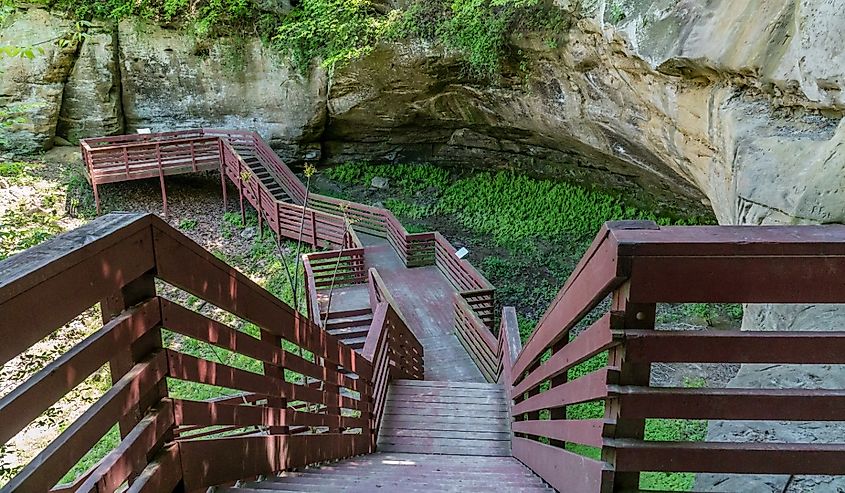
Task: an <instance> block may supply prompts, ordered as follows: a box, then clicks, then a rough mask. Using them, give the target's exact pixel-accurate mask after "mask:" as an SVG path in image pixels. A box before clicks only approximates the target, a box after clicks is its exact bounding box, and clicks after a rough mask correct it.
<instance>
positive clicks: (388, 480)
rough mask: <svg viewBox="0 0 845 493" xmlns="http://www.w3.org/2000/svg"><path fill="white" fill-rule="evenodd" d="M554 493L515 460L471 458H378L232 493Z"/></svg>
mask: <svg viewBox="0 0 845 493" xmlns="http://www.w3.org/2000/svg"><path fill="white" fill-rule="evenodd" d="M493 490H495V491H497V492H499V493H504V492H541V491H552V490H551V489H550V488H549V487H548V486H547V485H546V484H545V483H544V482H543V480H541V479H540V478H539V477H537V476H536V475H535V474H534V473H533V472H532V471H531V470H530V469H528V468H527V467H525V466H524V465H522V463H521V462H519V461H518V460H516V459H514V458H513V457H468V456H463V455H425V454H404V453H388V452H378V453H375V454H370V455H365V456H361V457H356V458H353V459H347V460H342V461H339V462H335V463H333V464H327V465H323V466H319V467H309V468H306V469H304V470H302V471H298V472H288V473H283V474H282V475H281V476H275V477H268V478H265V479H264V480H262V481H251V482H245V483H242V484H241V485H239V486H238V487H234V488H219V489H218V491H225V492H230V493H270V492H275V491H285V492H314V493H324V492H325V493H335V492H346V493H351V492H355V493H372V492H374V491H383V492H402V493H417V492H431V491H449V492H489V491H493Z"/></svg>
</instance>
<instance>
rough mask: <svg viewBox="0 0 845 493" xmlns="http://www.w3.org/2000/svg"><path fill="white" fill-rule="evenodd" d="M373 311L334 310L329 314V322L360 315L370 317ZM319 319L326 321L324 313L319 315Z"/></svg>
mask: <svg viewBox="0 0 845 493" xmlns="http://www.w3.org/2000/svg"><path fill="white" fill-rule="evenodd" d="M372 313H373V310H372V309H371V308H370V307H366V308H356V309H354V310H335V311H332V312H331V313H329V320H334V319H336V318H346V317H357V316H360V315H370V317H372ZM320 319H321V320H325V319H326V313H325V312H322V313H320Z"/></svg>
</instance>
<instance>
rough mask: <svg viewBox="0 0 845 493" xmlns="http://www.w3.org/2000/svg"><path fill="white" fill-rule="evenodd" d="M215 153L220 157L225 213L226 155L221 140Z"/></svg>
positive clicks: (226, 203)
mask: <svg viewBox="0 0 845 493" xmlns="http://www.w3.org/2000/svg"><path fill="white" fill-rule="evenodd" d="M217 152H218V154H219V156H220V158H219V159H220V186H221V187H222V189H223V212H224V213H225V212H226V207H227V206H228V204H229V196H228V193H227V192H226V153H225V150H224V147H223V139H218V141H217Z"/></svg>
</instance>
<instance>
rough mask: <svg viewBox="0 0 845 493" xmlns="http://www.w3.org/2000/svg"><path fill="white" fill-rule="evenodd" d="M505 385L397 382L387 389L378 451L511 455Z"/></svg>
mask: <svg viewBox="0 0 845 493" xmlns="http://www.w3.org/2000/svg"><path fill="white" fill-rule="evenodd" d="M510 439H511V437H510V417H509V416H508V407H507V402H506V400H505V390H504V387H502V386H501V385H498V384H492V383H474V382H437V381H430V380H396V381H395V382H394V383H393V384H391V386H390V390H389V391H388V394H387V402H386V404H385V411H384V418H383V420H382V424H381V430H380V431H379V440H378V450H380V451H382V452H403V453H417V454H452V455H478V456H502V457H505V456H510V455H511V448H510Z"/></svg>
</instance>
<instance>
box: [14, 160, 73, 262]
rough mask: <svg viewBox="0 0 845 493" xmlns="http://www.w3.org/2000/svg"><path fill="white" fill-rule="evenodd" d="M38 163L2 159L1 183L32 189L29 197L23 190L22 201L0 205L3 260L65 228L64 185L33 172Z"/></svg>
mask: <svg viewBox="0 0 845 493" xmlns="http://www.w3.org/2000/svg"><path fill="white" fill-rule="evenodd" d="M36 167H39V165H37V164H30V163H23V162H0V185H5V186H15V187H21V190H32V191H33V192H32V193H31V195H30V196H29V197H25V194H24V193H23V192H22V193H21V194H20V195H21V197H20V200H19V201H17V202H14V203H10V204H4V205H7V207H2V208H0V260H2V259H4V258H6V257H9V256H10V255H13V254H15V253H17V252H19V251H21V250H25V249H27V248H29V247H32V246H35V245H37V244H39V243H41V242H42V241H44V240H46V239H48V238H51V237H53V236H55V235H56V234H58V233H60V232H61V231H62V227H61V225H60V224H59V220H60V219H61V216H60V213H59V210H60V207H61V203H60V202H61V196H62V189H61V185H60V184H57V183H50V182H45V181H43V180H41V179H40V178H39V177H38V176H37V175H36V174H35V173H34V172H35V171H36V170H35V168H36ZM36 190H37V193H36V192H35V191H36Z"/></svg>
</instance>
